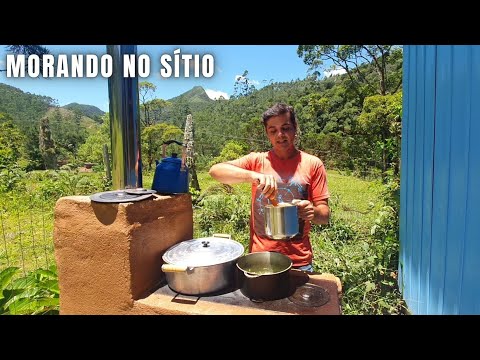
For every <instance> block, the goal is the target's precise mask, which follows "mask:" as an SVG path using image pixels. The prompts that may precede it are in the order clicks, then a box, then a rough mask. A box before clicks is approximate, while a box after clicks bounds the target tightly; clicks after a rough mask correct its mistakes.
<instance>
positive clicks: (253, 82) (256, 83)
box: [235, 75, 260, 85]
mask: <svg viewBox="0 0 480 360" xmlns="http://www.w3.org/2000/svg"><path fill="white" fill-rule="evenodd" d="M243 79H245V77H243V76H242V75H235V81H239V80H243ZM248 84H249V85H260V81H258V80H251V79H248Z"/></svg>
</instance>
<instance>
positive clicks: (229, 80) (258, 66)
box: [0, 45, 309, 112]
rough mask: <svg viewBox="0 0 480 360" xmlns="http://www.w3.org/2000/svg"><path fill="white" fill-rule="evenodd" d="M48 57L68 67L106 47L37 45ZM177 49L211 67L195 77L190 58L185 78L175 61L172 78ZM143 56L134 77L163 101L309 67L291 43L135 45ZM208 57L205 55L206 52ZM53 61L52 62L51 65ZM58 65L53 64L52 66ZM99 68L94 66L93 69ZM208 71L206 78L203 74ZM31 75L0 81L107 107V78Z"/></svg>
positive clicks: (226, 93) (224, 90)
mask: <svg viewBox="0 0 480 360" xmlns="http://www.w3.org/2000/svg"><path fill="white" fill-rule="evenodd" d="M43 46H45V47H46V48H48V49H49V50H50V53H51V54H52V55H54V59H55V63H56V64H57V62H58V61H59V60H60V56H59V55H60V54H65V55H66V56H65V57H64V58H65V59H67V62H66V63H64V65H65V66H64V69H65V68H66V69H68V70H69V71H70V73H69V74H70V75H71V71H72V64H73V62H72V56H71V55H83V58H84V59H86V57H85V56H86V55H87V54H94V55H96V56H97V59H98V61H99V62H100V58H101V56H102V55H104V54H107V50H106V45H43ZM5 47H6V45H0V69H5V67H6V55H7V52H6V48H5ZM177 49H180V51H179V54H180V56H183V55H188V54H190V55H192V59H195V55H198V57H197V59H199V62H200V63H202V61H204V62H205V63H207V61H209V62H208V64H210V65H211V64H212V59H213V64H214V66H213V67H210V68H207V67H204V68H202V67H197V69H198V72H199V75H200V76H199V77H195V76H194V75H195V74H194V70H195V63H194V61H193V60H192V61H190V68H191V71H190V74H189V76H188V77H187V76H186V75H187V74H186V73H185V72H184V65H183V63H180V67H179V73H178V75H179V76H178V77H174V73H173V66H174V63H175V61H174V59H175V57H174V56H175V54H174V51H176V50H177ZM143 54H145V55H147V58H148V59H149V60H150V72H149V76H148V77H139V79H138V81H139V82H141V81H148V82H151V83H153V84H154V85H155V86H156V90H155V93H154V97H155V98H160V99H164V100H168V99H171V98H173V97H175V96H178V95H180V94H182V93H184V92H186V91H188V90H190V89H191V88H193V87H194V86H198V85H199V86H202V87H203V88H204V89H205V91H206V92H207V94H208V95H209V96H210V97H211V98H217V97H218V96H219V95H222V96H223V97H225V98H229V97H230V96H231V95H232V94H233V93H234V85H235V81H236V79H238V77H239V76H241V75H242V74H243V72H244V71H245V70H247V71H248V79H249V81H250V82H251V84H252V85H254V86H255V87H256V88H257V89H260V88H261V87H263V86H265V85H268V83H269V82H270V81H273V82H284V81H291V80H297V79H304V78H305V77H306V76H307V75H308V73H309V67H308V65H306V64H305V63H304V62H303V59H302V58H300V57H298V55H297V46H296V45H138V46H137V56H138V57H140V55H143ZM208 55H211V57H210V56H208ZM161 56H164V59H167V60H168V56H169V57H170V58H171V59H172V61H170V62H167V64H169V65H170V66H171V67H172V74H171V75H170V76H169V74H168V73H163V76H162V73H161V70H162V69H163V70H164V71H165V70H168V67H167V66H165V62H163V63H162V62H161ZM57 65H58V64H57ZM57 69H58V68H57ZM99 71H100V69H99ZM211 74H213V75H212V76H211V77H207V76H209V75H211ZM56 75H58V74H57V73H56V72H54V73H53V76H54V77H51V78H46V79H45V78H41V77H37V78H35V77H32V76H29V74H28V73H27V74H26V75H25V77H23V78H21V77H7V73H6V72H5V71H2V72H0V82H1V83H5V84H8V85H11V86H14V87H16V88H19V89H21V90H22V91H24V92H29V93H32V94H37V95H44V96H49V97H51V98H54V99H56V100H57V101H58V105H60V106H64V105H67V104H69V103H72V102H76V103H79V104H88V105H94V106H96V107H98V108H99V109H101V110H103V111H105V112H107V111H108V77H102V76H101V75H100V74H99V75H98V76H97V77H95V78H87V77H86V76H85V73H84V77H76V78H73V77H68V78H66V77H56Z"/></svg>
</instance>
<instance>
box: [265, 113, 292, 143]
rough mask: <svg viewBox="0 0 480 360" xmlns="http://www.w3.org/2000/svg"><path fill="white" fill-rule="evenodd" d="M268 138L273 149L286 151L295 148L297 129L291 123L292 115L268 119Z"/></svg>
mask: <svg viewBox="0 0 480 360" xmlns="http://www.w3.org/2000/svg"><path fill="white" fill-rule="evenodd" d="M266 131H267V137H268V140H270V143H271V144H272V146H273V148H274V149H275V148H276V149H278V150H282V149H283V150H285V149H288V148H291V147H294V146H295V145H294V140H295V133H296V130H295V127H294V126H293V124H292V123H291V122H290V114H288V113H287V114H282V115H279V116H274V117H271V118H270V119H268V121H267V126H266Z"/></svg>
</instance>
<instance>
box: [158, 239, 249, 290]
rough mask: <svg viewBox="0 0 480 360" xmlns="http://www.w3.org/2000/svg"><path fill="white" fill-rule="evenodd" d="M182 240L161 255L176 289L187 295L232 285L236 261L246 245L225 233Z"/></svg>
mask: <svg viewBox="0 0 480 360" xmlns="http://www.w3.org/2000/svg"><path fill="white" fill-rule="evenodd" d="M223 236H225V235H224V234H214V235H213V236H212V237H205V238H198V239H192V240H186V241H182V242H180V243H178V244H176V245H174V246H172V247H171V248H169V249H168V250H167V251H166V252H165V254H164V255H163V256H162V259H163V261H164V264H163V265H162V271H163V272H164V273H165V277H166V279H167V282H168V286H169V287H170V288H171V289H172V290H173V291H176V292H178V293H181V294H185V295H206V294H212V293H216V292H219V291H221V290H223V289H225V288H228V287H233V286H234V285H235V280H236V276H235V275H236V267H235V264H236V261H237V259H238V258H239V257H240V256H241V255H242V254H243V252H244V251H245V249H244V248H243V245H242V244H240V243H238V242H236V241H234V240H232V239H230V235H227V236H226V237H223Z"/></svg>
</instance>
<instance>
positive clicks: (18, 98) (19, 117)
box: [0, 83, 56, 127]
mask: <svg viewBox="0 0 480 360" xmlns="http://www.w3.org/2000/svg"><path fill="white" fill-rule="evenodd" d="M55 105H56V100H55V99H52V98H51V97H48V96H42V95H35V94H30V93H26V92H23V91H22V90H20V89H17V88H16V87H13V86H10V85H6V84H2V83H0V113H5V114H9V115H10V116H11V117H12V120H13V122H14V123H15V124H16V125H18V126H20V127H23V126H27V125H29V124H31V123H34V122H36V121H38V120H39V119H40V118H41V117H42V116H43V115H44V114H45V113H46V111H47V110H48V109H49V108H50V107H51V106H55Z"/></svg>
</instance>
